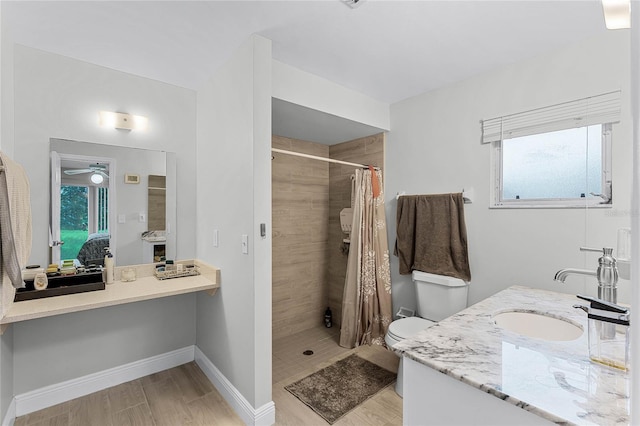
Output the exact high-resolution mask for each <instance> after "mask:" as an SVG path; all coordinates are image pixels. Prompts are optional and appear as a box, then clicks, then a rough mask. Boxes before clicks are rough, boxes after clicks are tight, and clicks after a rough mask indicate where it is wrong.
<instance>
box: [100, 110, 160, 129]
mask: <svg viewBox="0 0 640 426" xmlns="http://www.w3.org/2000/svg"><path fill="white" fill-rule="evenodd" d="M98 123H99V124H100V126H101V127H108V128H114V129H121V130H142V131H144V130H147V129H148V128H149V119H148V118H147V117H144V116H142V115H132V114H126V113H122V112H111V111H100V114H99V121H98Z"/></svg>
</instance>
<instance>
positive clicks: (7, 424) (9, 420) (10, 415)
mask: <svg viewBox="0 0 640 426" xmlns="http://www.w3.org/2000/svg"><path fill="white" fill-rule="evenodd" d="M15 421H16V399H15V398H13V399H12V400H11V404H9V408H7V414H6V415H5V416H4V419H2V426H13V423H14V422H15Z"/></svg>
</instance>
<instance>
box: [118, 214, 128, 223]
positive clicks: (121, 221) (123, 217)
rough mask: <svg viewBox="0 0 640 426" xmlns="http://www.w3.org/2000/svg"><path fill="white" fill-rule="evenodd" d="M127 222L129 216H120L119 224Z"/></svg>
mask: <svg viewBox="0 0 640 426" xmlns="http://www.w3.org/2000/svg"><path fill="white" fill-rule="evenodd" d="M126 222H127V215H124V214H119V215H118V223H126Z"/></svg>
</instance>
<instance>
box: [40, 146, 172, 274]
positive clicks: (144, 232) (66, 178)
mask: <svg viewBox="0 0 640 426" xmlns="http://www.w3.org/2000/svg"><path fill="white" fill-rule="evenodd" d="M49 153H50V158H51V189H50V207H51V209H50V219H51V221H50V236H49V246H50V247H51V251H50V262H51V263H59V262H60V261H62V260H67V259H73V260H74V261H75V263H76V264H84V265H89V264H94V263H95V264H99V263H100V262H101V261H102V260H103V259H104V254H105V247H109V248H110V250H111V252H112V253H113V255H114V256H115V260H116V265H118V266H122V265H134V264H140V263H150V262H154V261H158V260H159V259H160V257H161V256H170V255H172V254H173V253H175V242H176V238H175V229H176V224H175V220H176V213H175V212H176V193H175V179H176V176H175V156H174V154H173V153H167V152H164V151H154V150H146V149H139V148H128V147H121V146H112V145H102V144H97V143H88V142H80V141H72V140H65V139H53V138H52V139H50V144H49Z"/></svg>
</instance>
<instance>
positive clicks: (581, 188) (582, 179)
mask: <svg viewBox="0 0 640 426" xmlns="http://www.w3.org/2000/svg"><path fill="white" fill-rule="evenodd" d="M494 150H495V154H494V159H495V160H494V161H495V167H496V170H495V187H494V200H495V202H494V203H493V204H494V206H505V207H507V206H512V207H515V206H523V207H524V206H528V207H532V206H564V207H584V206H604V205H611V198H612V197H611V194H612V183H611V155H610V153H611V125H610V124H596V125H592V126H587V127H579V128H574V129H566V130H559V131H555V132H548V133H542V134H537V135H529V136H521V137H516V138H510V139H503V140H502V141H497V142H494Z"/></svg>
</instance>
